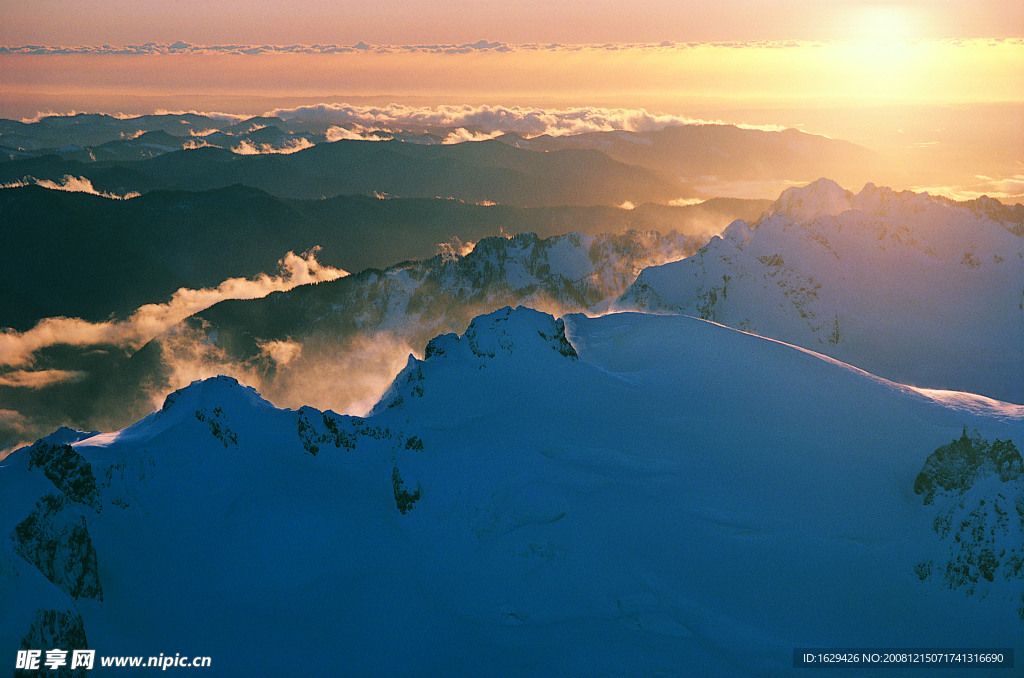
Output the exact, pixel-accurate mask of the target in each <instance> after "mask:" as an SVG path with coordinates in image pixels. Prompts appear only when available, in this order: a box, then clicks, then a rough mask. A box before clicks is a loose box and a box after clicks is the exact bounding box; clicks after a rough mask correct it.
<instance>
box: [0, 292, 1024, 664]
mask: <svg viewBox="0 0 1024 678" xmlns="http://www.w3.org/2000/svg"><path fill="white" fill-rule="evenodd" d="M1022 439H1024V407H1019V406H1014V405H1007V404H1004V403H998V402H994V401H991V400H988V399H985V398H980V397H976V396H971V395H968V394H958V395H957V396H956V397H953V396H951V395H949V394H936V393H931V392H921V391H918V390H915V389H913V388H909V387H906V386H902V385H900V384H896V383H893V382H889V381H886V380H883V379H879V378H877V377H874V376H872V375H870V374H867V373H864V372H862V371H861V370H858V369H855V368H852V367H850V366H847V365H845V364H842V363H839V362H836V361H834V360H832V359H829V358H825V357H823V356H820V355H818V354H814V353H811V352H809V351H806V350H801V349H797V348H794V347H792V346H789V345H785V344H782V343H779V342H776V341H772V340H767V339H763V338H760V337H756V336H752V335H749V334H745V333H742V332H737V331H735V330H732V329H729V328H726V327H722V326H720V325H716V324H713V323H709V322H705V321H702V320H699V319H695V318H689V317H683V316H671V315H668V316H657V315H643V314H628V313H627V314H611V315H606V316H604V317H600V318H587V317H584V316H581V315H570V316H567V317H565V318H563V319H560V320H556V319H555V318H553V317H552V316H549V315H546V314H543V313H539V312H537V311H533V310H529V309H517V310H512V309H508V308H506V309H501V310H498V311H496V312H494V313H491V314H489V315H485V316H481V317H478V318H476V319H475V320H474V321H473V322H472V323H471V324H470V326H469V328H468V329H467V330H466V331H465V332H464V333H463V334H462V335H461V336H457V335H454V334H449V335H444V336H440V337H438V338H436V339H434V340H432V341H431V342H430V343H429V344H428V345H427V346H426V348H425V350H424V359H423V360H418V359H415V358H411V359H410V360H409V362H408V364H407V366H406V368H405V369H404V370H403V371H402V372H401V374H399V376H398V377H397V378H396V379H395V380H394V383H393V385H392V387H391V389H390V390H389V391H388V393H387V394H386V395H385V397H384V398H383V399H382V400H381V402H380V403H379V404H378V405H377V407H376V408H375V409H374V412H373V413H372V414H371V415H370V416H368V417H366V418H356V417H347V416H340V415H337V414H334V413H332V412H329V411H328V412H321V411H318V410H314V409H312V408H302V409H299V410H282V409H277V408H275V407H273V406H272V405H270V404H269V403H268V402H266V401H265V400H263V399H262V398H261V397H260V396H259V395H258V394H257V393H256V392H255V391H253V390H252V389H250V388H247V387H244V386H241V385H239V384H238V383H237V382H235V381H234V380H231V379H227V378H216V379H211V380H207V381H203V382H196V383H194V384H192V385H191V386H189V387H187V388H184V389H182V390H180V391H177V392H175V393H173V394H172V395H170V396H168V397H167V399H166V401H165V403H164V406H163V408H162V409H161V410H160V411H158V412H156V413H154V414H152V415H151V416H149V417H147V418H145V419H143V420H142V421H140V422H138V423H137V424H135V425H133V426H130V427H128V428H127V429H125V430H123V431H120V432H117V433H108V434H100V435H92V434H84V433H83V434H72V433H71V432H69V431H66V430H65V431H61V432H59V433H58V434H57V435H55V437H54V438H52V439H50V440H43V441H40V442H38V443H37V444H36V445H34V446H32V447H31V448H26V449H23V450H20V451H18V452H16V453H14V454H13V455H11V456H10V457H8V458H7V459H6V460H4V461H3V462H0V492H2V494H3V496H4V502H3V504H2V506H0V534H6V535H11V538H10V539H4V540H0V599H3V600H4V601H5V605H4V610H5V613H4V614H3V615H0V656H8V657H12V656H14V651H15V650H16V649H18V648H19V646H20V645H21V644H22V643H28V644H29V645H31V646H33V647H35V646H47V645H48V644H52V645H54V646H60V647H78V646H80V645H81V644H82V643H88V645H89V647H92V648H95V649H96V650H97V653H98V655H100V656H103V655H117V654H126V655H131V654H138V655H153V654H155V653H157V652H172V653H173V652H181V653H182V654H185V653H188V654H190V655H209V656H210V657H211V658H212V666H213V667H214V670H215V671H216V673H217V675H222V676H233V675H250V674H251V673H252V671H253V667H258V671H259V672H260V673H266V674H270V675H283V674H294V673H295V672H296V671H301V672H306V673H311V674H336V673H338V672H342V673H345V674H347V675H408V674H429V675H441V674H455V675H465V674H467V673H488V674H493V675H508V676H527V675H537V676H550V675H651V674H659V675H694V674H699V675H707V676H743V675H759V676H763V675H780V674H783V673H788V672H789V671H790V670H791V668H790V667H791V666H792V663H791V662H792V657H793V649H794V648H795V647H835V646H854V647H871V646H874V647H878V646H895V645H900V646H906V647H915V646H916V647H1012V646H1015V645H1016V646H1017V647H1018V648H1019V647H1020V639H1021V637H1022V635H1024V621H1022V620H1024V570H1022V568H1021V566H1020V563H1021V548H1020V544H1021V536H1020V535H1021V529H1022V528H1024V513H1022V509H1021V507H1022V506H1024V478H1022V475H1024V472H1022V469H1021V457H1020V454H1019V452H1018V451H1017V448H1016V447H1014V443H1013V442H1011V441H1016V443H1018V444H1019V442H1020V441H1021V440H1022ZM965 441H966V442H965ZM972 507H973V508H972ZM978 507H980V509H978ZM975 509H978V510H975ZM965 512H966V513H969V514H971V515H974V513H977V514H978V516H977V520H976V522H977V523H978V525H981V526H982V528H984V529H982V530H981V531H977V530H962V529H960V526H959V524H957V521H958V520H959V519H960V517H961V514H962V513H965ZM943 516H952V518H951V519H950V520H951V521H952V522H951V523H950V520H946V518H943ZM944 520H946V522H943V521H944ZM947 523H950V525H951V527H950V528H949V529H948V530H944V529H943V527H942V526H943V525H945V524H947ZM989 528H991V529H989ZM953 532H955V535H954V534H953ZM950 572H953V573H957V575H956V576H953V577H950V576H947V575H946V573H950ZM961 575H962V576H961ZM23 639H24V640H23ZM33 644H34V645H33ZM44 649H48V648H44ZM1019 651H1020V650H1019V649H1018V652H1019ZM808 675H814V674H813V672H811V673H809V674H808Z"/></svg>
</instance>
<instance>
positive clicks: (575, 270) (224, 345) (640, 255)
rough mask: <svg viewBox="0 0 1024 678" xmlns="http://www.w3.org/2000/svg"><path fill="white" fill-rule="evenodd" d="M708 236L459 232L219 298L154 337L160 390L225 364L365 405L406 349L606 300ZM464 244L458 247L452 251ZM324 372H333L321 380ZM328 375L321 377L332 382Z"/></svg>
mask: <svg viewBox="0 0 1024 678" xmlns="http://www.w3.org/2000/svg"><path fill="white" fill-rule="evenodd" d="M704 242H706V240H705V239H703V238H698V237H694V236H686V235H680V234H679V233H676V232H674V231H673V232H671V233H669V234H667V235H663V234H661V233H657V232H653V231H650V232H637V231H626V232H625V233H622V234H618V235H608V234H606V235H599V236H592V235H583V234H579V233H569V234H567V235H561V236H553V237H550V238H541V237H538V236H537V235H535V234H533V233H522V234H519V235H516V236H513V237H511V238H505V237H496V238H484V239H482V240H480V241H479V242H477V243H475V244H473V243H469V244H461V243H459V242H456V243H455V244H454V245H450V246H449V251H447V252H445V253H444V254H441V255H438V256H435V257H432V258H430V259H426V260H422V261H409V262H405V263H402V264H398V265H396V266H392V267H390V268H388V269H385V270H376V269H371V270H366V271H363V272H362V273H359V274H357V275H352V276H348V277H346V278H345V279H339V280H337V281H336V283H340V284H335V282H332V283H329V284H317V285H313V286H308V287H305V288H295V289H293V290H291V291H290V292H288V293H285V294H272V295H269V296H267V297H265V298H263V299H258V300H248V301H236V302H229V303H221V304H217V305H216V306H214V307H212V308H209V309H207V310H206V311H203V312H201V313H198V314H196V315H195V316H193V317H192V318H190V319H188V320H187V321H186V322H185V323H183V324H182V325H181V326H179V327H177V328H175V329H173V330H172V331H170V332H168V333H165V334H164V335H162V336H161V337H158V338H157V339H156V340H154V342H153V346H151V347H149V350H148V351H146V352H145V353H143V355H142V356H140V361H141V360H149V353H150V352H154V351H157V350H158V351H159V355H160V360H159V362H158V363H155V364H156V365H158V366H161V367H163V368H164V369H165V373H164V374H163V375H157V374H154V373H152V372H147V373H146V374H145V375H143V380H144V381H145V382H146V383H147V384H153V383H161V382H160V379H161V378H163V379H165V380H166V381H163V382H162V383H163V384H164V385H165V386H164V387H163V388H162V389H160V391H161V393H166V392H167V391H169V390H173V389H174V388H178V387H180V386H184V385H185V384H187V383H189V381H191V380H192V379H193V378H195V377H196V376H213V375H215V374H230V375H232V376H236V377H238V378H241V379H243V380H246V381H247V382H248V383H254V384H257V385H258V386H259V388H260V390H261V392H262V393H264V395H266V396H267V397H268V398H269V399H270V400H271V401H273V402H275V403H277V404H279V405H288V406H293V407H298V406H299V405H302V404H311V405H315V406H318V407H333V408H335V409H339V410H343V411H351V408H352V406H353V404H354V403H359V405H358V406H357V407H355V408H354V409H355V410H356V411H364V412H365V410H366V409H368V408H369V406H370V405H372V404H373V403H374V402H376V400H377V398H379V397H380V394H381V393H382V391H383V389H384V388H386V387H387V384H388V381H387V380H389V379H390V378H391V377H393V376H394V374H395V373H396V372H397V371H398V370H399V369H400V368H401V366H402V364H404V360H405V357H406V356H407V355H408V353H409V352H411V351H415V352H417V353H419V352H420V351H421V350H422V348H423V346H424V345H425V344H426V343H427V341H429V340H430V339H431V338H432V337H434V336H435V335H437V334H443V333H446V332H455V331H460V330H462V329H464V328H465V327H466V326H467V325H468V324H469V322H470V321H471V320H472V319H473V317H474V316H476V315H479V314H482V313H489V312H491V311H494V310H496V309H498V308H501V307H503V306H505V305H509V304H511V305H519V304H523V305H528V306H531V307H532V308H535V309H543V310H546V311H549V312H552V313H555V314H557V315H561V314H563V313H569V312H581V311H585V312H588V313H591V314H594V313H601V312H604V311H606V310H607V308H608V305H609V304H610V303H611V301H612V300H614V299H615V298H617V297H618V296H619V295H621V294H622V292H624V291H625V290H626V288H627V287H629V285H630V284H631V283H632V282H633V281H634V280H635V279H636V276H637V274H638V273H639V272H640V271H641V270H642V269H644V268H646V267H648V266H653V265H657V264H661V263H665V262H668V261H675V260H677V259H682V258H683V257H685V256H687V255H689V254H692V253H693V252H695V251H696V250H697V248H698V247H699V246H700V245H701V244H703V243H704ZM460 246H461V251H456V248H457V247H460ZM325 374H331V375H335V376H336V377H337V378H336V379H328V380H325V379H324V378H323V376H324V375H325ZM325 381H326V383H325Z"/></svg>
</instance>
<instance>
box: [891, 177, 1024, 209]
mask: <svg viewBox="0 0 1024 678" xmlns="http://www.w3.org/2000/svg"><path fill="white" fill-rule="evenodd" d="M976 179H977V181H974V182H970V183H964V184H954V185H945V186H911V187H910V190H912V191H915V192H917V193H930V194H932V195H940V196H942V197H944V198H950V199H952V200H959V201H964V200H976V199H977V198H980V197H981V196H988V197H990V198H996V199H997V200H1000V201H1002V202H1005V203H1014V202H1022V201H1024V174H1016V175H1013V176H1008V177H989V176H984V175H980V174H979V175H977V177H976Z"/></svg>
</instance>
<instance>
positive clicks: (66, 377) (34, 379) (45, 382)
mask: <svg viewBox="0 0 1024 678" xmlns="http://www.w3.org/2000/svg"><path fill="white" fill-rule="evenodd" d="M84 376H85V373H84V372H78V371H74V370H14V371H11V372H4V373H0V386H10V387H14V388H45V387H47V386H52V385H54V384H61V383H64V382H68V381H77V380H79V379H81V378H83V377H84Z"/></svg>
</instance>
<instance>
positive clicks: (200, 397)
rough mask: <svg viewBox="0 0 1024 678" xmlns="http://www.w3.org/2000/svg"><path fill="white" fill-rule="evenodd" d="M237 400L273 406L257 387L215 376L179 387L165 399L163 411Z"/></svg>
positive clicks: (250, 404) (221, 403)
mask: <svg viewBox="0 0 1024 678" xmlns="http://www.w3.org/2000/svg"><path fill="white" fill-rule="evenodd" d="M230 401H236V402H238V403H239V404H244V405H249V406H253V405H255V406H265V407H273V405H271V404H270V403H269V402H267V401H266V400H264V399H263V396H261V395H260V394H259V393H257V392H256V389H254V388H252V387H250V386H243V385H242V384H239V383H238V380H237V379H235V378H233V377H225V376H219V377H213V378H211V379H197V380H196V381H193V382H192V383H191V384H189V385H188V386H186V387H185V388H179V389H178V390H177V391H175V392H174V393H171V394H170V395H169V396H167V397H166V398H165V399H164V404H163V407H162V408H160V411H161V412H168V411H171V410H172V409H180V408H185V409H188V408H192V407H204V406H223V405H224V404H225V403H226V402H230Z"/></svg>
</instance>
